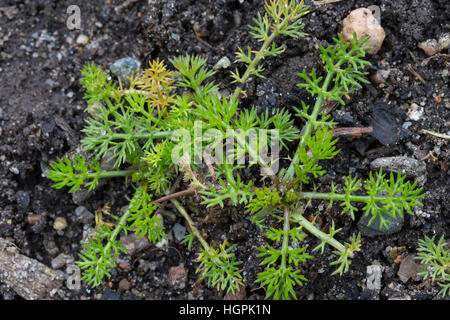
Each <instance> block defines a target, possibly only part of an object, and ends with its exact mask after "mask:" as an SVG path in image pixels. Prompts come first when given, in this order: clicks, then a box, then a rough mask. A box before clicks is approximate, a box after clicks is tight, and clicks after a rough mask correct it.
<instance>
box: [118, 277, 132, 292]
mask: <svg viewBox="0 0 450 320" xmlns="http://www.w3.org/2000/svg"><path fill="white" fill-rule="evenodd" d="M119 290H121V291H127V290H130V283H129V282H128V280H127V279H122V280H120V282H119Z"/></svg>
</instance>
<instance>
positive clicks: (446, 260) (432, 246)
mask: <svg viewBox="0 0 450 320" xmlns="http://www.w3.org/2000/svg"><path fill="white" fill-rule="evenodd" d="M434 239H435V237H434V236H433V237H432V238H428V237H427V236H425V238H424V239H422V240H420V241H419V247H418V248H417V250H418V251H419V253H418V254H417V256H416V259H417V260H419V261H420V262H421V264H422V268H423V269H424V271H423V272H421V273H420V274H421V275H422V276H423V278H424V279H425V280H426V279H428V278H431V280H432V281H433V283H434V282H438V285H439V286H440V287H441V288H442V289H441V290H440V291H439V294H440V295H442V296H443V297H445V296H446V295H448V294H449V293H450V250H448V249H447V250H446V249H445V248H446V247H448V244H447V243H446V242H445V241H444V235H442V237H441V238H440V239H439V241H438V242H437V244H436V243H435V240H434Z"/></svg>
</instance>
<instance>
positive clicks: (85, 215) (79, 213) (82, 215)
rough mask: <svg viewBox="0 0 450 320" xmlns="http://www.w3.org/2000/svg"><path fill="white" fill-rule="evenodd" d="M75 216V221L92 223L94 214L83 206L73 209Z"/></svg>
mask: <svg viewBox="0 0 450 320" xmlns="http://www.w3.org/2000/svg"><path fill="white" fill-rule="evenodd" d="M75 216H76V218H77V221H78V222H81V223H90V222H92V221H94V214H93V213H92V212H90V211H89V210H88V209H86V207H83V206H79V207H77V208H76V209H75Z"/></svg>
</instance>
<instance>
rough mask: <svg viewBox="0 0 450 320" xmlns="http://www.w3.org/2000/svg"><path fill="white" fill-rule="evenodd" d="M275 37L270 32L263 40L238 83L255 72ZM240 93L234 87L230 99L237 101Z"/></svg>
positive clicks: (274, 34) (244, 80)
mask: <svg viewBox="0 0 450 320" xmlns="http://www.w3.org/2000/svg"><path fill="white" fill-rule="evenodd" d="M285 21H286V20H285ZM283 22H284V21H283ZM277 35H278V33H277V32H272V34H271V35H270V36H269V37H268V38H267V39H266V40H264V42H263V45H262V46H261V48H260V49H259V53H258V54H256V55H255V57H254V58H253V60H252V62H251V63H250V64H249V65H248V66H247V70H245V73H244V75H243V76H242V78H241V81H240V83H242V84H244V83H246V82H247V79H248V78H249V77H250V75H251V74H252V73H253V71H255V69H256V66H257V65H258V63H259V62H260V61H261V59H262V58H264V51H266V49H267V48H268V47H269V45H270V44H271V43H272V41H273V40H274V39H275V37H276V36H277ZM242 91H243V90H242V88H241V87H239V86H238V87H236V89H235V90H234V92H233V95H232V96H231V98H232V99H233V100H235V99H237V98H238V97H239V95H240V94H241V92H242Z"/></svg>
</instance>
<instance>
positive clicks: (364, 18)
mask: <svg viewBox="0 0 450 320" xmlns="http://www.w3.org/2000/svg"><path fill="white" fill-rule="evenodd" d="M343 25H344V26H343V29H342V36H343V37H344V41H345V42H350V40H352V39H353V34H354V33H356V36H357V38H358V40H360V39H361V38H363V37H366V36H370V38H369V40H368V41H367V42H366V43H365V45H366V46H369V47H372V49H370V50H369V51H367V53H369V54H375V53H377V52H378V50H380V48H381V45H382V44H383V41H384V38H385V37H386V33H385V32H384V29H383V27H382V26H381V25H380V23H379V22H378V20H377V19H376V18H375V17H374V16H373V14H372V12H371V11H370V10H369V9H367V8H359V9H356V10H353V11H352V12H350V14H349V15H348V16H347V17H346V18H345V19H344V21H343Z"/></svg>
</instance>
